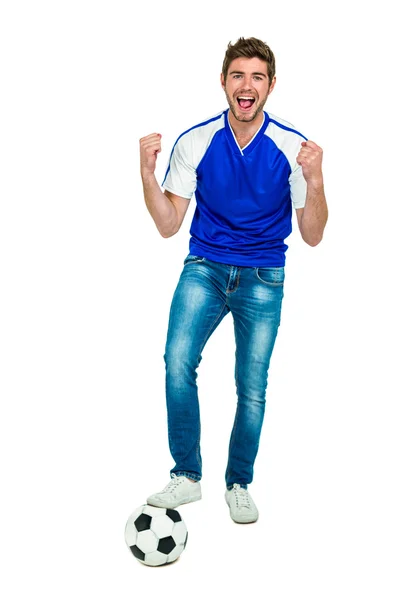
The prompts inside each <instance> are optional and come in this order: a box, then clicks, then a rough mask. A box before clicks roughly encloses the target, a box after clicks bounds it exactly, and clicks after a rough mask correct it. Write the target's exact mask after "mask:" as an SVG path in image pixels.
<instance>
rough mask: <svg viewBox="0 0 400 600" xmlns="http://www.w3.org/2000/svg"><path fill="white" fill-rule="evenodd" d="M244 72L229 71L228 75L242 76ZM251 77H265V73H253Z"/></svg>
mask: <svg viewBox="0 0 400 600" xmlns="http://www.w3.org/2000/svg"><path fill="white" fill-rule="evenodd" d="M244 74H245V73H244V71H230V72H229V75H244ZM252 75H261V77H267V76H266V74H265V73H259V72H258V71H255V72H254V73H252Z"/></svg>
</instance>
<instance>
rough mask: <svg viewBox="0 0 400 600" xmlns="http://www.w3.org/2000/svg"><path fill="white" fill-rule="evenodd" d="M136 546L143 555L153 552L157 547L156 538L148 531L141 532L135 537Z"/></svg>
mask: <svg viewBox="0 0 400 600" xmlns="http://www.w3.org/2000/svg"><path fill="white" fill-rule="evenodd" d="M136 546H137V547H138V548H140V550H142V552H144V553H145V554H148V553H149V552H154V550H157V547H158V537H157V536H156V535H154V533H153V532H152V531H151V530H150V529H148V530H147V531H141V532H140V533H138V535H137V538H136Z"/></svg>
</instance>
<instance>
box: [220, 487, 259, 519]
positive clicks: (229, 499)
mask: <svg viewBox="0 0 400 600" xmlns="http://www.w3.org/2000/svg"><path fill="white" fill-rule="evenodd" d="M225 500H226V503H227V504H228V506H229V512H230V514H231V517H232V519H233V521H235V522H236V523H253V522H254V521H257V519H258V510H257V507H256V505H255V504H254V501H253V499H252V497H251V496H250V493H249V491H248V490H246V489H245V488H243V487H240V484H239V483H234V484H233V488H232V489H231V490H226V492H225Z"/></svg>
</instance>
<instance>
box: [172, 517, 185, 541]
mask: <svg viewBox="0 0 400 600" xmlns="http://www.w3.org/2000/svg"><path fill="white" fill-rule="evenodd" d="M186 534H187V529H186V525H185V523H184V522H183V521H179V523H175V526H174V529H173V530H172V537H173V538H174V540H175V542H176V543H177V544H183V543H184V541H185V538H186Z"/></svg>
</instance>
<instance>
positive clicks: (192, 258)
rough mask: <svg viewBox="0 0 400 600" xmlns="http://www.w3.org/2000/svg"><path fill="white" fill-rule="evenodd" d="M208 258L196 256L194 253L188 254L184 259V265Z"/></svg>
mask: <svg viewBox="0 0 400 600" xmlns="http://www.w3.org/2000/svg"><path fill="white" fill-rule="evenodd" d="M204 260H206V259H205V258H204V257H203V256H195V255H194V254H188V255H187V257H186V258H185V260H184V261H183V265H184V266H185V265H187V264H189V263H199V262H203V261H204Z"/></svg>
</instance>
